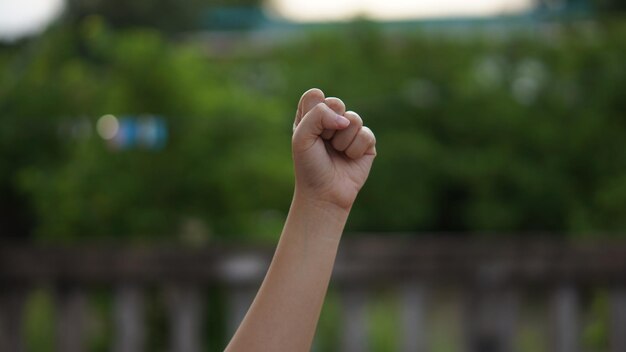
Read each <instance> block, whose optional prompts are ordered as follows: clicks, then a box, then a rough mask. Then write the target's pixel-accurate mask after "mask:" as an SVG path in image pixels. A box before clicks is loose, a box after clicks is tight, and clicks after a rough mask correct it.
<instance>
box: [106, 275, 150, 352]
mask: <svg viewBox="0 0 626 352" xmlns="http://www.w3.org/2000/svg"><path fill="white" fill-rule="evenodd" d="M143 315H144V296H143V293H142V290H141V288H140V287H139V286H137V285H133V284H126V283H125V284H121V285H119V286H118V287H116V288H115V302H114V322H115V324H114V327H113V328H114V329H115V337H114V338H115V341H114V343H113V351H114V352H142V351H143V350H144V344H145V329H144V317H143Z"/></svg>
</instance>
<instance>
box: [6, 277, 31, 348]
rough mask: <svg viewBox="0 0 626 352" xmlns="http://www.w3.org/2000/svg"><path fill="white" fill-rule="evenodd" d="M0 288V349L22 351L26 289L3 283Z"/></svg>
mask: <svg viewBox="0 0 626 352" xmlns="http://www.w3.org/2000/svg"><path fill="white" fill-rule="evenodd" d="M0 290H2V291H0V351H15V352H23V351H24V350H25V348H24V331H23V325H24V324H23V321H24V304H25V301H26V295H27V293H28V291H27V289H25V288H23V287H19V286H12V285H4V284H3V285H2V286H0Z"/></svg>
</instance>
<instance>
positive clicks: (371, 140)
mask: <svg viewBox="0 0 626 352" xmlns="http://www.w3.org/2000/svg"><path fill="white" fill-rule="evenodd" d="M361 131H362V133H363V135H364V136H365V138H366V141H367V143H368V144H370V145H374V144H376V136H375V135H374V133H373V132H372V130H370V129H369V128H368V127H365V126H363V128H362V129H361Z"/></svg>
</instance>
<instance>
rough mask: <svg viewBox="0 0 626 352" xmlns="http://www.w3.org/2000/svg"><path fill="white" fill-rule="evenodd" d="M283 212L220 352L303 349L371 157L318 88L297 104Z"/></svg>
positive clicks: (335, 102) (367, 143) (360, 133)
mask: <svg viewBox="0 0 626 352" xmlns="http://www.w3.org/2000/svg"><path fill="white" fill-rule="evenodd" d="M292 154H293V161H294V168H295V175H296V187H295V191H294V196H293V200H292V203H291V208H290V210H289V215H288V216H287V220H286V222H285V226H284V228H283V232H282V234H281V237H280V241H279V242H278V247H277V249H276V252H275V254H274V258H273V260H272V263H271V264H270V268H269V270H268V272H267V275H266V276H265V279H264V280H263V283H262V284H261V288H260V289H259V291H258V293H257V295H256V297H255V299H254V302H253V303H252V305H251V306H250V309H249V310H248V313H247V314H246V316H245V318H244V319H243V322H242V323H241V325H240V326H239V328H238V329H237V331H236V332H235V335H234V336H233V338H232V340H231V341H230V343H229V345H228V346H227V347H226V351H229V352H239V351H245V352H251V351H252V352H254V351H294V352H297V351H309V350H310V349H311V343H312V341H313V336H314V335H315V329H316V326H317V321H318V319H319V315H320V311H321V308H322V304H323V302H324V296H325V295H326V291H327V289H328V282H329V280H330V276H331V273H332V269H333V265H334V262H335V256H336V254H337V248H338V245H339V241H340V239H341V234H342V232H343V228H344V226H345V223H346V220H347V219H348V214H349V213H350V209H351V208H352V204H353V203H354V200H355V199H356V196H357V194H358V192H359V190H360V189H361V187H362V186H363V184H364V183H365V181H366V179H367V176H368V174H369V171H370V168H371V166H372V162H373V161H374V158H375V157H376V139H375V137H374V134H373V133H372V131H371V130H370V129H369V128H367V127H365V126H363V121H362V120H361V118H360V117H359V115H358V114H356V113H354V112H351V111H347V112H346V108H345V105H344V103H343V102H342V101H341V100H340V99H337V98H325V97H324V93H323V92H322V91H321V90H319V89H311V90H309V91H307V92H306V93H304V95H303V96H302V98H301V99H300V102H299V104H298V110H297V113H296V119H295V122H294V133H293V137H292Z"/></svg>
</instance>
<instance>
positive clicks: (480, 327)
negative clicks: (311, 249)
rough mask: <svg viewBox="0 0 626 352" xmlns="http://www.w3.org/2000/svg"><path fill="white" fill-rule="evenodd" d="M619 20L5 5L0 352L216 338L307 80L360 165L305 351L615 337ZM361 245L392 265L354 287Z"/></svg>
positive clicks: (602, 342) (494, 8)
mask: <svg viewBox="0 0 626 352" xmlns="http://www.w3.org/2000/svg"><path fill="white" fill-rule="evenodd" d="M625 15H626V4H625V3H624V2H622V1H618V0H481V1H471V2H470V1H468V2H466V1H458V0H439V1H420V2H418V1H409V0H395V1H376V0H368V1H356V0H343V1H339V0H335V1H329V0H324V1H322V0H318V1H304V0H290V1H287V0H237V1H233V0H231V1H220V0H214V1H213V0H178V1H174V0H135V1H132V2H128V1H120V0H108V1H104V0H20V1H17V0H0V237H1V238H0V245H1V246H2V249H1V251H2V253H3V256H2V257H1V259H0V290H2V292H3V293H2V294H1V295H0V298H2V297H3V298H2V300H3V301H4V303H0V306H1V307H4V308H0V330H3V332H0V340H4V346H5V347H4V349H3V350H8V351H12V350H26V351H55V350H62V351H70V352H71V351H83V350H84V351H109V350H117V351H138V350H146V351H219V350H222V349H223V348H224V346H225V344H226V343H227V341H228V339H229V337H230V334H231V333H232V329H233V328H234V327H236V325H237V322H238V319H239V317H240V316H241V314H242V312H245V308H246V307H247V304H248V303H249V299H250V297H251V296H252V295H253V294H254V291H255V289H256V285H257V284H258V282H259V280H260V279H261V278H262V274H263V272H264V268H265V267H266V265H267V259H268V258H269V255H271V249H272V246H273V245H274V244H275V242H276V240H277V238H278V236H279V234H280V230H281V227H282V223H283V221H284V218H285V216H286V213H287V210H288V206H289V202H290V200H291V192H292V189H293V172H292V167H291V159H290V138H291V126H292V119H293V116H294V113H295V109H296V104H297V102H298V99H299V97H300V95H301V94H302V93H303V92H304V91H305V90H307V89H308V88H311V87H318V88H321V89H323V90H324V92H325V93H326V94H327V95H328V96H337V97H340V98H341V99H343V101H344V102H345V103H346V105H347V106H348V108H349V109H352V110H355V111H357V112H359V114H360V115H361V116H362V117H363V118H364V120H365V121H366V124H367V125H368V126H370V127H371V128H372V130H373V131H374V132H375V133H376V136H377V140H378V146H379V147H378V150H379V156H378V158H377V160H376V163H375V165H374V168H373V170H372V173H371V175H370V178H369V180H368V183H367V186H366V187H365V188H364V189H363V191H362V192H361V194H360V195H359V198H358V200H357V203H356V204H355V206H354V209H353V211H352V214H351V217H350V220H349V222H348V225H347V233H346V240H347V241H346V245H345V246H346V247H345V248H346V251H345V252H346V253H352V252H354V253H357V254H355V255H354V256H352V257H350V256H348V255H345V254H340V258H339V263H338V270H340V272H339V273H337V278H336V279H337V280H336V281H334V282H333V285H335V286H333V287H331V291H330V292H329V297H328V300H327V304H326V305H325V308H324V311H323V314H322V319H321V323H320V326H319V329H318V336H317V338H316V343H315V347H314V350H316V351H362V350H370V351H396V350H407V351H410V350H414V351H461V350H471V351H483V352H491V351H572V352H574V351H609V350H610V351H626V347H625V346H626V341H624V338H623V337H622V339H621V340H619V336H618V335H621V334H612V331H618V332H619V331H620V329H621V331H626V330H624V329H626V320H624V319H626V318H625V315H626V312H624V310H625V309H626V308H624V307H625V306H626V298H625V297H626V296H625V292H626V291H624V289H623V287H624V285H626V279H625V278H626V276H620V275H621V274H624V273H626V269H625V267H626V262H624V260H625V259H624V254H625V253H626V251H624V250H623V249H624V248H625V246H626V245H625V244H624V242H623V241H624V236H623V234H624V230H625V229H626V216H625V215H624V209H626V148H625V147H624V146H625V144H624V141H625V140H626V116H625V113H626V95H625V93H626V64H625V62H626V60H625V59H626V21H625V19H626V16H625ZM442 238H445V240H444V241H442V240H441V239H442ZM360 239H367V240H366V241H365V242H363V241H360ZM476 243H479V244H480V245H478V247H475V244H476ZM465 246H468V247H465ZM407 248H408V249H407ZM423 248H430V250H429V251H426V252H425V253H426V254H423V255H424V256H425V257H428V258H430V259H428V260H427V262H426V259H422V262H420V261H419V260H418V259H415V258H413V257H411V256H410V255H409V252H410V251H411V250H415V251H416V252H410V253H422V252H420V251H421V250H422V249H423ZM464 248H474V249H473V250H470V251H469V253H470V254H471V255H466V254H465V253H466V252H465V251H464ZM610 250H613V252H611V253H613V254H612V256H607V251H609V252H610ZM340 251H341V249H340ZM511 253H514V254H512V255H509V254H511ZM581 253H586V255H588V256H587V257H585V258H587V259H588V260H589V261H588V262H584V261H583V262H581V261H580V260H577V259H576V258H579V257H577V256H578V255H579V254H581ZM342 255H343V256H342ZM403 255H404V257H403ZM554 255H556V256H557V257H558V258H562V261H561V262H555V261H554V260H555V259H554ZM68 258H73V259H68ZM94 258H95V259H94ZM164 258H166V259H164ZM190 258H192V259H190ZM372 258H379V260H381V261H383V262H384V263H388V264H389V265H388V266H385V268H386V269H380V268H379V269H380V270H382V271H381V272H380V273H379V276H380V277H385V278H386V279H385V280H382V281H377V280H375V277H376V275H373V276H372V278H371V280H369V281H368V280H366V279H362V280H356V281H358V282H352V281H351V280H350V277H351V276H350V275H349V273H351V272H352V271H351V270H356V269H354V267H357V268H365V267H366V266H367V264H364V263H367V262H371V261H372V260H373V259H372ZM381 258H382V259H381ZM394 258H404V260H406V261H405V262H399V261H398V260H397V259H394ZM411 258H413V259H411ZM446 258H447V259H446ZM485 258H488V259H485ZM494 258H495V259H494ZM512 258H514V259H515V260H512ZM607 258H608V259H607ZM448 259H449V261H447V260H448ZM492 259H493V260H492ZM72 260H73V261H72ZM161 260H165V262H166V263H168V264H167V265H165V264H163V263H164V262H163V261H161ZM181 262H183V263H186V264H185V265H179V264H180V263H181ZM505 262H506V263H508V264H507V265H505V264H503V263H505ZM85 263H91V264H89V265H87V264H85ZM155 263H157V266H159V265H161V266H162V267H161V266H159V267H158V268H156V269H155V268H154V267H153V266H152V264H155ZM216 263H217V264H216ZM446 263H447V264H450V263H453V264H450V265H451V267H450V268H451V269H450V268H449V267H448V266H445V265H444V266H445V267H446V268H448V269H442V267H443V266H442V265H443V264H446ZM454 263H456V264H454ZM533 263H534V264H533ZM537 263H540V264H537ZM541 263H543V264H541ZM589 263H596V264H597V265H596V266H594V269H593V270H591V271H585V273H586V274H585V275H577V274H576V273H577V272H580V270H583V271H584V270H586V269H585V268H587V266H586V265H587V264H589ZM598 263H599V264H598ZM418 264H419V265H418ZM479 264H480V265H479ZM533 265H534V266H533ZM576 265H578V266H579V267H577V266H576ZM424 267H427V268H428V269H424ZM341 268H344V269H345V270H343V273H344V274H343V275H342V274H341V272H342V271H341V270H342V269H341ZM406 268H413V269H410V270H408V269H406ZM485 268H486V269H485ZM503 268H504V269H503ZM575 269H577V270H578V269H580V270H578V271H577V270H575ZM385 270H386V271H385ZM357 271H358V270H357ZM494 272H496V273H501V274H493V273H494ZM168 275H169V276H168ZM446 275H447V276H446ZM357 276H358V275H357ZM159 277H161V278H166V279H167V282H168V283H167V284H163V285H165V286H167V288H166V289H162V286H163V285H161V282H160V281H159V280H160V279H159ZM390 277H393V278H395V279H389V278H390ZM426 277H428V278H430V279H428V280H426V279H425V278H426ZM437 277H439V278H442V277H449V279H444V280H442V281H444V282H443V283H441V284H439V283H437V284H435V283H432V282H433V281H438V280H432V278H437ZM474 277H479V278H481V279H480V280H478V281H476V280H473V279H472V278H474ZM484 277H488V279H484ZM181 278H186V279H184V280H182V281H184V282H183V284H181V282H180V281H181V280H179V279H181ZM463 278H466V279H467V278H470V280H468V281H469V282H470V283H469V284H468V285H469V286H471V287H474V286H480V289H478V290H474V289H466V288H463V289H461V288H460V286H462V285H458V282H457V281H458V280H460V279H463ZM483 279H484V280H483ZM342 280H343V281H342ZM394 280H395V281H394ZM481 280H482V281H481ZM516 280H518V281H516ZM344 281H345V282H344ZM461 281H462V280H461ZM171 282H175V284H172V285H170V284H169V283H171ZM476 282H480V284H476ZM407 283H409V284H408V285H407ZM427 283H428V284H427ZM170 286H171V287H170ZM344 286H345V288H346V289H345V290H344V289H342V287H344ZM469 286H468V287H469ZM181 287H182V288H181ZM190 287H191V288H190ZM198 287H201V288H198ZM235 287H238V288H237V289H235ZM398 287H401V288H398ZM463 287H466V286H463ZM484 287H488V289H486V291H485V290H484ZM511 287H513V288H515V289H514V290H513V291H514V293H515V294H513V295H512V296H511V294H510V292H511ZM366 288H367V289H366ZM407 290H408V291H407ZM235 291H236V292H235ZM469 291H471V292H470V293H467V292H469ZM342 292H343V293H342ZM345 292H347V293H345ZM503 293H504V294H503ZM346 295H347V296H346ZM403 295H404V296H403ZM346 297H347V298H346ZM398 297H409V299H408V301H406V300H402V299H399V298H398ZM411 297H412V298H411ZM466 297H476V298H477V301H480V302H482V301H487V302H490V303H488V304H485V303H475V302H474V301H476V300H473V299H466ZM489 297H497V298H495V299H493V300H492V299H491V298H489ZM502 297H505V298H506V299H504V300H502ZM507 297H508V298H507ZM511 297H514V298H511ZM551 297H552V298H551ZM554 297H556V298H554ZM499 301H502V302H503V303H502V304H494V303H493V302H499ZM172 302H174V303H172ZM229 302H230V303H229ZM233 302H234V303H233ZM402 302H404V303H402ZM468 302H469V303H468ZM472 302H474V303H472ZM511 302H513V303H511ZM494 305H495V306H498V307H500V308H497V309H496V310H495V313H494V310H493V309H494V308H493V306H494ZM172 307H182V308H180V309H179V308H172ZM468 307H469V308H468ZM485 307H486V308H485ZM521 307H524V308H521ZM490 309H491V310H490ZM475 310H478V311H480V312H482V313H467V312H468V311H469V312H473V311H475ZM403 312H413V313H414V314H413V313H412V314H413V315H411V314H408V315H407V314H404V313H403ZM502 312H505V313H502ZM514 312H517V313H514ZM520 312H521V313H520ZM550 312H552V313H550ZM555 312H556V313H555ZM522 313H523V314H522ZM467 314H470V315H469V316H477V315H472V314H478V315H480V316H485V317H487V318H486V320H487V321H491V322H492V323H491V324H489V323H486V324H482V323H478V322H477V321H478V320H480V319H473V320H470V322H469V323H467V322H465V323H463V322H464V321H465V320H464V318H463V316H467ZM481 314H482V315H481ZM405 315H406V316H408V318H406V319H404V318H402V317H403V316H405ZM498 316H506V317H509V316H510V317H513V316H515V317H516V318H515V319H513V318H511V319H508V320H507V321H515V322H517V323H515V324H509V325H510V326H511V327H510V328H508V326H509V325H507V323H501V324H500V323H498V324H495V325H498V326H499V327H493V326H491V325H494V324H493V321H496V319H495V317H498ZM547 316H552V317H555V318H554V319H552V320H555V319H556V320H555V321H557V323H554V324H553V323H549V322H546V321H550V319H547V318H546V319H544V318H545V317H547ZM339 317H343V319H340V318H339ZM416 317H421V318H419V319H418V318H416ZM74 319H78V320H74ZM403 319H404V320H403ZM407 319H408V320H407ZM620 319H621V320H620ZM347 320H354V321H357V322H358V323H357V325H355V326H353V325H350V324H348V323H345V321H347ZM77 321H79V322H82V323H81V324H78V326H80V327H81V328H76V326H77V325H76V322H77ZM179 321H180V322H182V323H180V322H179ZM401 321H404V322H405V324H404V325H402V324H401V323H400V322H401ZM559 322H560V323H559ZM570 323H571V324H570ZM177 324H182V325H177ZM185 324H187V325H185ZM555 324H556V325H555ZM401 325H402V326H409V327H413V330H411V329H410V328H409V329H408V332H406V333H403V331H405V330H406V329H404V328H401V327H400V326H401ZM180 326H187V328H180ZM189 326H192V328H189ZM502 326H507V328H506V329H504V330H506V331H500V330H499V329H500V328H501V327H502ZM421 327H431V329H421ZM548 327H550V328H548ZM403 329H404V330H403ZM418 330H419V331H422V332H421V333H419V332H416V331H418ZM475 330H476V331H478V332H476V331H475ZM359 331H361V332H360V333H359ZM546 331H552V332H546ZM194 339H195V340H198V342H197V343H196V342H189V341H192V340H194ZM124 341H126V342H124ZM177 341H178V342H177ZM181 341H182V342H181ZM185 341H187V342H185ZM415 341H418V342H415ZM419 341H421V342H419ZM424 341H427V343H425V342H424ZM468 341H469V342H468ZM185 343H187V345H185ZM422 343H423V344H424V345H421V344H422ZM555 344H556V345H555ZM129 346H130V347H129ZM550 346H552V347H550ZM554 346H559V347H554Z"/></svg>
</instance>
